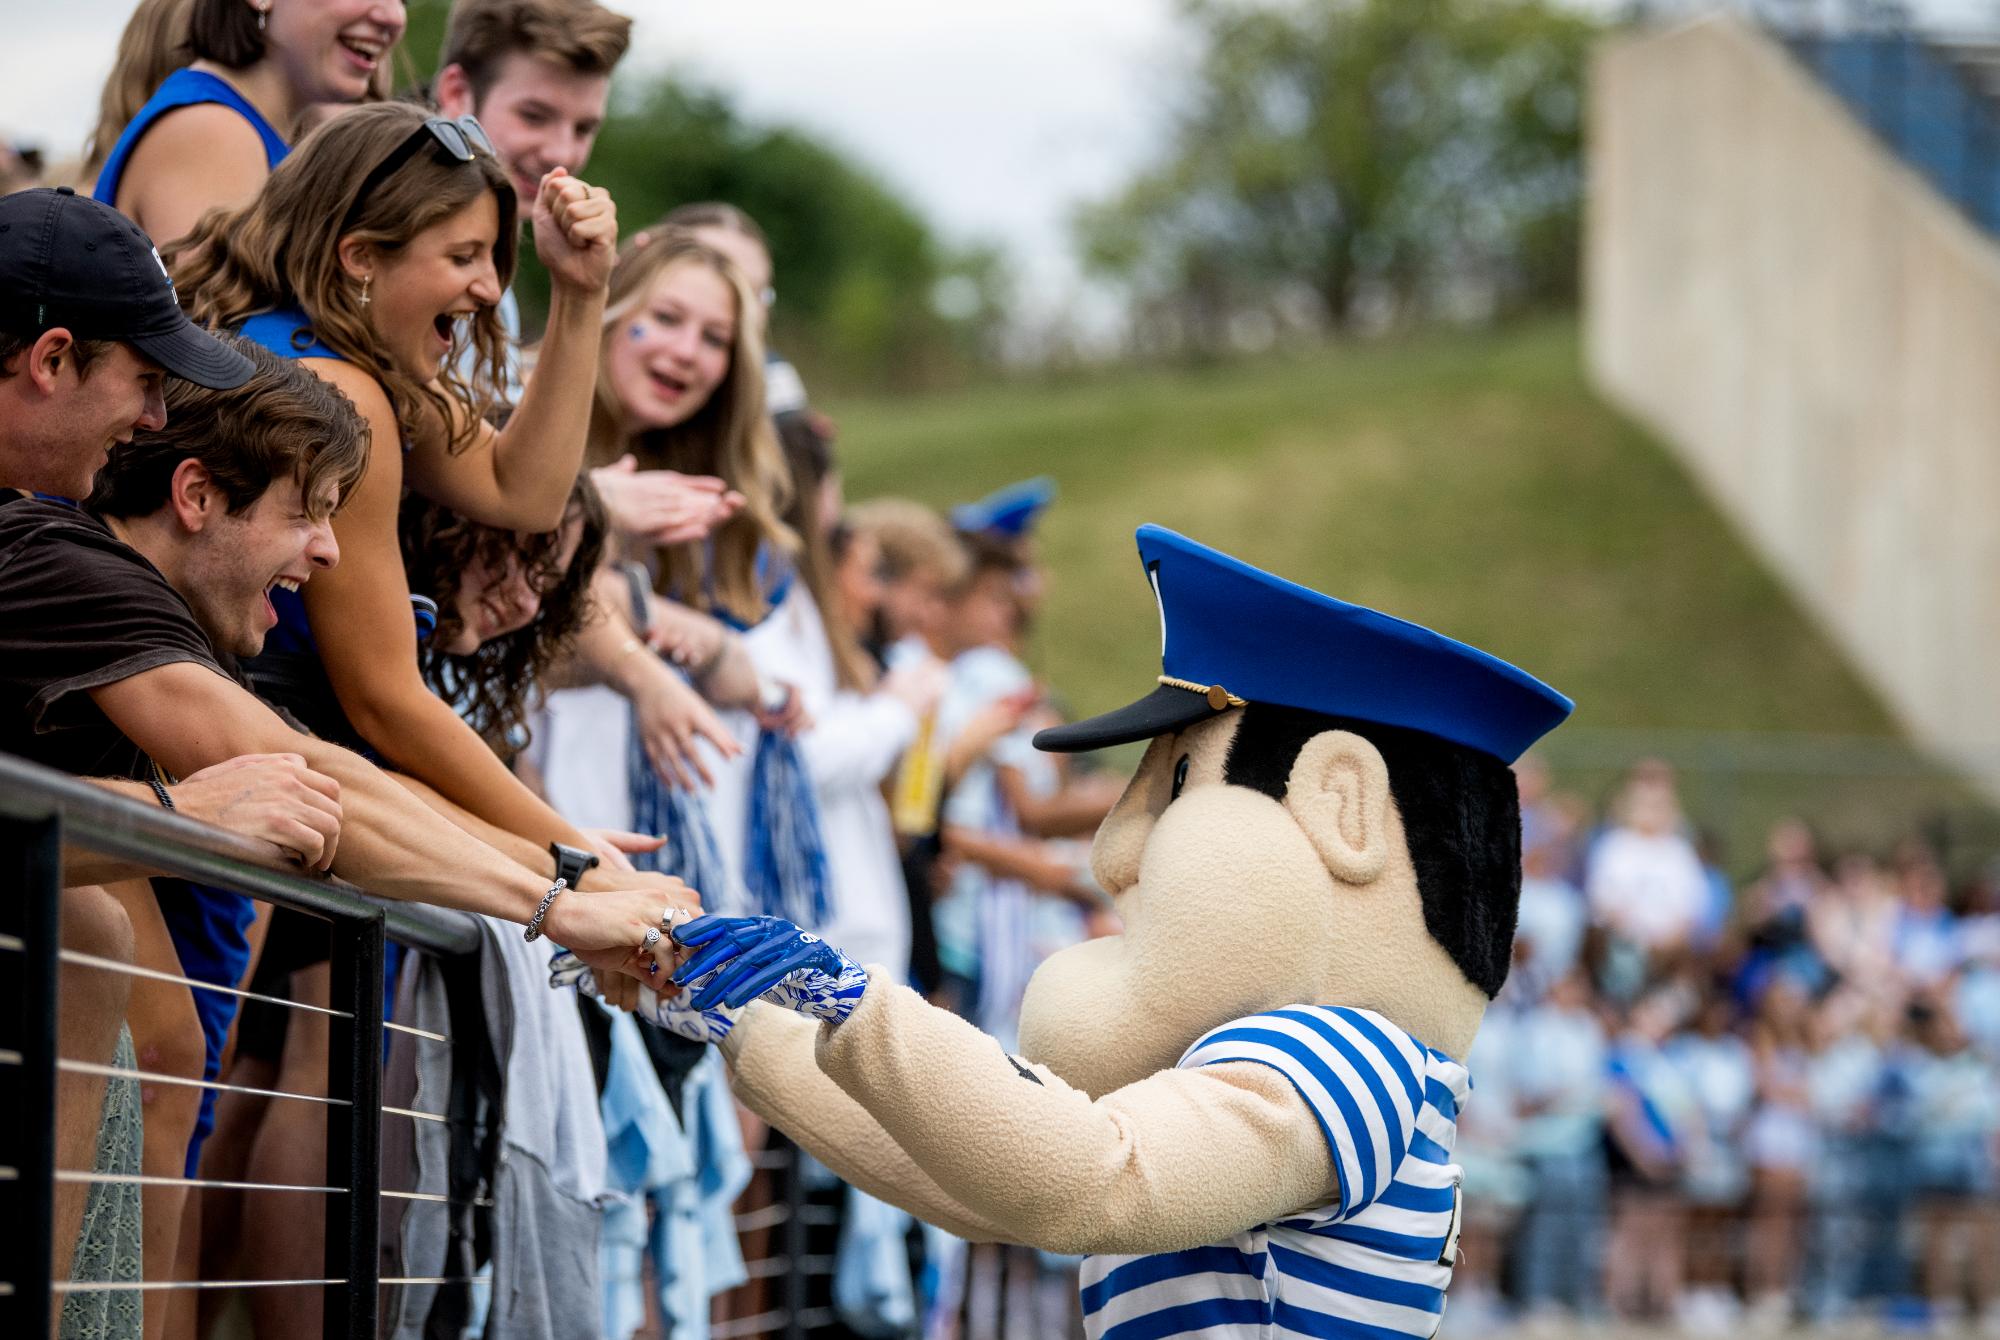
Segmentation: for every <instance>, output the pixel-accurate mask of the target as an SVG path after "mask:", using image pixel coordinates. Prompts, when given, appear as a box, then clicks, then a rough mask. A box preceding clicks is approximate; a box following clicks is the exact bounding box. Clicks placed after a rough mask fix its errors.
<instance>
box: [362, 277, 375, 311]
mask: <svg viewBox="0 0 2000 1340" xmlns="http://www.w3.org/2000/svg"><path fill="white" fill-rule="evenodd" d="M374 282H375V276H374V275H363V276H361V305H362V306H363V307H366V306H367V305H368V286H369V285H370V284H372V283H374Z"/></svg>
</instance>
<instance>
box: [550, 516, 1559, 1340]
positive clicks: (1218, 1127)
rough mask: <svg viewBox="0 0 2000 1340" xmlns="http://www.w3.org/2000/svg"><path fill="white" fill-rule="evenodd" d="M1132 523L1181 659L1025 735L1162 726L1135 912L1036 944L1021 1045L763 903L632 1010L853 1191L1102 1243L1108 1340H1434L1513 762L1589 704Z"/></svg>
mask: <svg viewBox="0 0 2000 1340" xmlns="http://www.w3.org/2000/svg"><path fill="white" fill-rule="evenodd" d="M1138 540H1139V554H1140V558H1141V560H1142V562H1143V564H1144V569H1145V574H1146V579H1147V581H1148V583H1149V584H1150V585H1151V587H1152V590H1153V595H1154V597H1155V599H1156V600H1157V601H1158V604H1159V609H1160V618H1161V624H1162V628H1161V633H1162V639H1163V644H1164V649H1163V653H1162V660H1163V669H1164V670H1165V673H1164V674H1162V675H1161V676H1160V678H1159V685H1158V687H1157V688H1155V689H1154V690H1153V691H1152V692H1151V693H1149V694H1147V695H1146V696H1145V697H1143V698H1141V699H1139V700H1138V701H1137V702H1134V703H1132V704H1130V705H1129V706H1127V707H1124V708H1122V709H1120V710H1118V711H1115V712H1111V713H1109V714H1107V715H1104V716H1100V717H1096V718H1093V719H1091V720H1088V721H1081V722H1077V723H1075V724H1073V725H1067V726H1062V727H1058V728H1056V729H1053V730H1048V731H1044V732H1043V733H1042V734H1041V735H1039V736H1037V737H1036V741H1035V743H1036V744H1037V745H1038V746H1039V747H1041V748H1044V749H1049V750H1058V751H1062V750H1082V749H1094V748H1098V747H1101V746H1105V745H1113V744H1123V743H1127V742H1132V741H1138V740H1150V741H1151V744H1150V746H1149V747H1148V748H1147V750H1146V754H1145V757H1144V759H1143V761H1142V762H1141V763H1140V764H1139V769H1138V772H1137V774H1136V775H1135V776H1134V777H1133V779H1132V782H1131V784H1130V785H1129V787H1128V788H1127V789H1126V791H1125V794H1124V796H1123V798H1122V799H1121V800H1120V801H1119V802H1118V805H1117V807H1116V808H1115V809H1114V810H1113V811H1112V813H1111V815H1110V817H1109V818H1108V819H1107V820H1106V821H1105V823H1104V825H1103V826H1102V828H1101V829H1100V830H1099V832H1098V835H1097V840H1096V846H1095V848H1094V850H1093V853H1092V865H1093V868H1094V870H1095V873H1096V876H1097V879H1098V881H1099V882H1100V883H1101V884H1102V886H1103V887H1104V889H1105V890H1106V891H1107V892H1109V893H1110V894H1111V896H1112V898H1113V899H1114V900H1115V903H1116V907H1117V911H1118V914H1119V916H1120V918H1121V919H1122V920H1123V923H1124V933H1123V934H1121V935H1115V936H1110V937H1107V938H1103V939H1097V940H1091V941H1087V942H1085V943H1083V944H1079V945H1076V946H1073V947H1071V948H1068V949H1064V950H1062V951H1060V952H1058V953H1056V954H1054V955H1052V956H1051V957H1050V958H1049V959H1048V960H1047V961H1046V962H1044V963H1043V964H1042V965H1041V967H1040V968H1039V969H1038V970H1037V971H1036V973H1035V975H1034V977H1033V979H1032V981H1031V982H1030V984H1029V986H1028V991H1027V996H1026V999H1025V1001H1024V1003H1023V1007H1022V1012H1021V1051H1020V1054H1019V1055H1018V1056H1014V1055H1009V1054H1007V1053H1006V1052H1004V1051H1003V1050H1002V1049H1001V1047H1000V1045H999V1044H998V1043H997V1042H995V1041H994V1040H993V1039H992V1038H990V1037H988V1036H986V1035H985V1034H983V1033H981V1032H979V1031H978V1030H977V1029H975V1028H973V1027H972V1026H971V1025H969V1024H967V1023H966V1022H965V1021H964V1020H962V1019H960V1018H958V1017H957V1016H955V1015H952V1014H950V1013H947V1012H945V1011H943V1010H940V1009H937V1008H935V1007H933V1006H932V1005H930V1004H928V1003H927V1002H926V1001H925V1000H924V999H923V998H922V997H920V996H918V995H917V994H916V993H915V992H913V991H911V990H909V989H908V988H907V987H904V986H902V985H900V984H899V983H898V982H897V981H896V979H895V977H894V975H893V974H891V973H888V972H885V971H882V970H880V969H877V970H873V971H870V970H867V969H864V968H862V967H861V966H859V965H856V964H854V963H852V962H850V961H848V960H847V958H846V957H845V956H844V955H843V954H841V953H840V952H839V950H838V949H837V948H836V947H834V946H832V945H829V944H826V943H825V942H823V941H820V940H818V939H817V938H816V937H814V936H812V935H810V934H806V933H804V932H801V931H800V930H798V929H797V928H796V927H794V926H792V925H791V924H790V923H787V922H783V921H779V920H776V919H773V918H724V917H714V916H710V917H703V918H700V919H698V920H695V921H691V922H688V923H687V924H685V925H679V926H675V927H674V928H673V933H674V936H675V938H676V939H677V940H678V941H679V942H680V943H681V944H682V945H683V946H686V947H687V948H688V949H690V950H691V951H692V957H691V958H690V959H688V961H686V962H685V963H684V964H683V965H682V967H681V968H680V970H679V971H678V972H677V973H676V974H675V981H676V982H679V983H682V984H684V985H685V986H686V987H687V989H686V990H685V991H683V992H681V993H679V994H673V995H666V996H660V995H657V994H655V993H653V992H651V991H646V992H643V993H642V999H641V1006H640V1011H639V1012H640V1014H641V1017H642V1018H646V1019H649V1020H651V1021H652V1022H655V1023H657V1024H659V1025H661V1026H662V1027H666V1028H669V1029H672V1030H673V1031H675V1032H677V1033H680V1034H682V1035H683V1036H688V1037H693V1038H699V1039H702V1040H705V1041H710V1042H715V1043H717V1044H718V1045H719V1046H720V1047H721V1048H722V1050H723V1052H724V1053H725V1055H726V1056H727V1057H728V1060H729V1063H730V1067H731V1071H732V1075H733V1084H734V1087H735V1090H736V1093H737V1095H738V1096H739V1097H740V1098H741V1099H742V1101H743V1102H744V1103H746V1104H747V1105H748V1106H750V1107H751V1108H752V1109H754V1110H755V1111H757V1112H758V1113H759V1114H760V1115H762V1116H764V1117H765V1118H767V1119H768V1120H769V1121H771V1122H772V1123H773V1124H774V1125H776V1126H777V1127H778V1128H779V1129H781V1130H783V1131H784V1132H785V1133H786V1134H787V1135H789V1136H790V1137H792V1139H794V1140H795V1141H796V1142H797V1143H798V1144H799V1145H801V1146H802V1147H804V1148H805V1149H807V1150H809V1151H810V1152H811V1153H812V1154H813V1155H814V1156H816V1157H817V1158H819V1159H820V1160H821V1161H822V1162H824V1163H825V1164H827V1166H828V1167H830V1168H832V1169H833V1170H834V1171H835V1172H837V1173H838V1174H840V1175H841V1176H842V1177H844V1178H846V1179H847V1180H849V1181H850V1182H852V1183H853V1184H854V1185H856V1186H858V1187H860V1188H861V1189H862V1190H863V1191H866V1192H868V1193H869V1194H871V1195H874V1196H877V1197H879V1198H881V1199H883V1200H886V1201H889V1202H891V1203H894V1204H897V1205H900V1206H902V1207H903V1208H905V1209H907V1210H909V1211H910V1212H911V1213H913V1214H915V1215H917V1216H919V1217H921V1218H923V1219H927V1220H929V1221H930V1222H932V1223H934V1224H936V1225H938V1226H940V1227H942V1228H944V1229H946V1230H948V1231H950V1232H952V1233H955V1234H958V1235H960V1236H962V1237H964V1238H967V1239H970V1240H973V1241H1007V1242H1019V1243H1025V1244H1028V1245H1031V1246H1034V1247H1039V1248H1044V1249H1046V1250H1048V1251H1051V1252H1060V1253H1067V1254H1084V1255H1087V1257H1088V1259H1087V1261H1086V1262H1085V1264H1084V1267H1083V1275H1082V1280H1083V1310H1084V1317H1085V1328H1086V1330H1087V1332H1088V1334H1089V1335H1090V1336H1092V1337H1094V1338H1095V1337H1105V1338H1106V1340H1121V1338H1124V1337H1130V1338H1131V1340H1141V1338H1142V1337H1143V1338H1144V1340H1157V1338H1159V1337H1168V1336H1181V1335H1196V1334H1200V1335H1203V1336H1209V1337H1227V1336H1241V1337H1250V1336H1257V1337H1269V1336H1293V1335H1299V1336H1352V1337H1388V1336H1404V1335H1409V1336H1428V1335H1432V1334H1434V1333H1435V1332H1436V1330H1437V1328H1438V1324H1439V1322H1440V1320H1441V1319H1442V1316H1443V1312H1444V1292H1445V1286H1446V1285H1447V1284H1448V1283H1449V1281H1450V1277H1451V1269H1452V1264H1453V1261H1454V1259H1455V1257H1456V1255H1457V1236H1458V1218H1459V1192H1458V1182H1459V1171H1458V1169H1457V1167H1456V1166H1455V1165H1454V1164H1453V1163H1452V1143H1453V1137H1454V1132H1455V1129H1456V1117H1457V1114H1458V1110H1459V1107H1460V1105H1461V1104H1462V1103H1463V1102H1464V1101H1465V1098H1466V1094H1467V1091H1468V1089H1469V1088H1470V1082H1469V1080H1468V1078H1467V1075H1466V1071H1465V1068H1464V1066H1463V1065H1461V1064H1460V1063H1459V1061H1458V1060H1457V1059H1455V1058H1459V1057H1463V1056H1464V1055H1465V1054H1466V1049H1467V1048H1468V1047H1469V1046H1470V1044H1471V1042H1472V1038H1473V1034H1474V1033H1475V1032H1476V1031H1477V1029H1478V1027H1479V1021H1480V1018H1481V1016H1482V1014H1483V1013H1484V1011H1485V1008H1486V1004H1487V1002H1488V1001H1489V1000H1491V999H1492V998H1493V995H1494V993H1495V992H1497V991H1498V990H1499V989H1500V985H1501V982H1502V981H1503V980H1504V979H1505V977H1506V973H1507V965H1508V961H1509V958H1510V955H1511V949H1512V943H1513V935H1514V914H1515V905H1516V902H1517V899H1518V894H1519V889H1520V876H1521V870H1520V816H1519V806H1518V801H1517V797H1516V790H1515V783H1514V778H1513V775H1512V773H1511V771H1510V768H1509V764H1510V763H1512V762H1513V760H1514V759H1516V758H1517V757H1519V756H1520V754H1521V753H1522V752H1523V751H1524V750H1526V749H1527V748H1528V746H1529V745H1530V744H1532V743H1533V742H1534V741H1535V740H1536V739H1538V738H1539V737H1540V736H1542V735H1543V734H1544V733H1546V732H1547V731H1549V730H1551V729H1552V728H1554V727H1555V726H1556V725H1557V724H1558V723H1560V722H1561V721H1562V720H1563V719H1564V718H1565V717H1566V716H1568V714H1569V712H1570V709H1571V704H1570V702H1569V700H1568V699H1567V698H1564V697H1563V696H1562V695H1561V694H1559V693H1556V692H1555V691H1554V690H1552V689H1550V688H1549V687H1547V686H1546V685H1544V684H1542V683H1540V682H1539V681H1537V680H1536V679H1534V678H1533V677H1531V676H1529V675H1527V674H1525V673H1523V672H1522V671H1520V670H1517V669H1515V668H1514V667H1513V666H1511V665H1508V664H1506V663H1505V662H1503V661H1500V660H1497V659H1495V658H1494V657H1492V656H1489V655H1487V654H1486V653H1484V652H1481V651H1478V650H1475V649H1474V648H1471V647H1468V646H1465V645H1464V644H1462V643H1458V642H1454V641H1452V640H1451V639H1449V638H1446V637H1442V636H1440V635H1438V634H1436V633H1434V632H1431V631H1430V630H1428V629H1425V628H1420V627H1418V626H1416V625H1414V624H1410V623H1405V622H1403V621H1402V620H1399V619H1394V618H1390V617H1388V616H1387V615H1383V614H1379V613H1377V612H1375V611H1373V610H1369V609H1364V608H1361V607H1359V606H1356V605H1351V604H1347V603H1345V602H1343V601H1339V600H1334V599H1331V598H1329V597H1327V596H1324V595H1320V594H1318V593H1316V592H1313V591H1309V590H1306V589H1305V588H1303V587H1300V586H1296V585H1293V584H1292V583H1289V582H1285V581H1282V580H1280V579H1278V578H1276V577H1273V576H1271V575H1269V574H1267V573H1264V572H1260V571H1258V570H1257V569H1255V568H1252V567H1249V566H1248V565H1246V564H1243V563H1240V562H1238V561H1237V560H1235V559H1233V558H1230V557H1228V556H1227V555H1225V554H1221V553H1217V552H1216V551H1214V550H1212V549H1208V548H1205V547H1203V546H1201V545H1198V544H1195V543H1193V542H1192V541H1189V540H1187V539H1185V538H1183V537H1181V536H1179V535H1176V534H1174V533H1173V532H1171V531H1167V530H1162V529H1160V528H1158V527H1154V526H1147V527H1143V528H1142V529H1141V530H1140V531H1139V534H1138ZM558 968H559V971H558V973H557V979H558V980H559V981H576V980H578V979H580V978H583V977H584V973H583V970H582V969H581V968H580V966H578V965H575V964H574V963H573V961H568V960H562V959H559V960H558ZM584 985H586V986H590V985H592V984H591V983H589V982H588V981H585V982H584ZM739 1007H740V1008H739Z"/></svg>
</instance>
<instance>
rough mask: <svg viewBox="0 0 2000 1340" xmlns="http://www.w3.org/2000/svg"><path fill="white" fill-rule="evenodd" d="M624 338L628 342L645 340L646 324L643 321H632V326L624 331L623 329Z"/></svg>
mask: <svg viewBox="0 0 2000 1340" xmlns="http://www.w3.org/2000/svg"><path fill="white" fill-rule="evenodd" d="M625 338H627V339H629V340H643V339H645V338H646V323H645V322H644V321H634V322H633V323H632V324H631V325H630V326H628V327H626V329H625Z"/></svg>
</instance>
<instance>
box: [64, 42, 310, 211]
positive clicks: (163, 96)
mask: <svg viewBox="0 0 2000 1340" xmlns="http://www.w3.org/2000/svg"><path fill="white" fill-rule="evenodd" d="M208 102H214V103H220V104H222V105H223V106H224V107H227V108H229V109H230V110H232V111H234V112H236V113H237V114H238V115H240V116H241V117H242V118H243V119H244V120H245V121H248V122H249V123H250V128H251V129H253V130H255V131H256V132H257V138H258V139H261V140H262V141H264V162H265V165H266V166H268V167H273V168H275V167H276V166H278V164H280V163H282V162H284V161H285V155H286V154H288V153H290V152H291V151H292V146H291V145H289V144H286V143H285V137H284V136H283V135H280V134H279V133H278V132H277V131H276V130H275V129H273V128H272V126H271V123H270V122H269V121H266V120H265V119H264V115H263V113H262V112H259V111H258V110H257V109H256V108H255V107H252V106H251V105H250V101H249V99H247V98H245V97H244V96H243V95H242V94H241V93H238V92H237V91H236V90H235V89H234V88H232V87H230V85H229V81H228V80H226V79H219V78H217V77H216V76H214V75H212V74H208V73H206V72H205V71H202V70H196V69H192V68H186V67H184V68H182V69H179V70H175V71H174V72H173V73H172V74H170V75H168V76H167V78H166V81H165V82H164V83H162V84H161V85H160V87H159V89H158V91H157V92H155V93H154V94H153V96H152V97H150V98H148V99H146V105H145V106H144V107H141V108H140V109H139V114H138V115H137V116H135V117H133V118H132V121H131V124H130V125H128V126H126V127H125V133H124V134H122V135H120V136H119V137H118V143H116V144H114V145H112V146H111V153H110V155H109V156H108V157H107V158H105V160H104V170H103V171H101V172H99V173H98V174H97V188H96V189H95V190H94V191H92V192H91V194H92V195H94V196H96V197H97V198H98V199H99V200H102V201H103V202H104V203H105V204H107V205H113V206H115V205H116V204H117V203H118V186H119V183H120V182H122V181H124V179H125V165H126V163H128V162H129V161H131V158H132V151H133V150H134V149H136V148H138V147H139V141H140V140H142V139H144V138H145V136H146V132H147V131H149V130H151V129H152V128H153V123H154V122H155V121H158V120H159V119H160V118H161V117H163V116H165V115H166V114H167V113H168V112H171V111H173V110H175V109H176V108H180V107H196V106H199V105H201V104H202V103H208Z"/></svg>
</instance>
